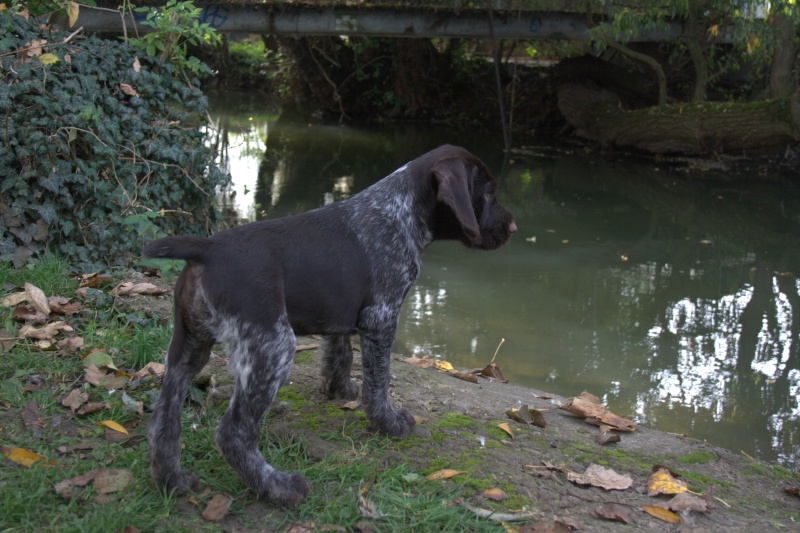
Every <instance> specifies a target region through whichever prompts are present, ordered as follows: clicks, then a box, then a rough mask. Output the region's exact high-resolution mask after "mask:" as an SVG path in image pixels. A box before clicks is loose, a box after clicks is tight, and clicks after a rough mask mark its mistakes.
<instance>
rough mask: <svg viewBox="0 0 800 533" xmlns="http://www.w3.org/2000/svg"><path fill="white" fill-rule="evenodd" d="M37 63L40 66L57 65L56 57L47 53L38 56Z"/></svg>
mask: <svg viewBox="0 0 800 533" xmlns="http://www.w3.org/2000/svg"><path fill="white" fill-rule="evenodd" d="M39 62H40V63H41V64H42V65H52V64H53V63H58V56H57V55H55V54H51V53H49V52H48V53H46V54H42V55H40V56H39Z"/></svg>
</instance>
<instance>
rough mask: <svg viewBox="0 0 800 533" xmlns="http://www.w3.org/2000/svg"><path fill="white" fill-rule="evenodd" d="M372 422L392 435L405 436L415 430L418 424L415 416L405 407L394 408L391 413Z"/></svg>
mask: <svg viewBox="0 0 800 533" xmlns="http://www.w3.org/2000/svg"><path fill="white" fill-rule="evenodd" d="M372 423H373V424H374V425H375V426H377V428H378V429H379V430H381V431H383V432H384V433H387V434H388V435H391V436H392V437H405V436H406V435H408V434H409V433H411V432H412V431H413V430H414V426H415V425H416V424H417V423H416V422H415V421H414V417H413V416H412V415H411V413H409V412H408V411H406V410H405V409H392V410H391V411H390V412H389V415H388V416H386V417H382V418H381V419H379V420H373V421H372Z"/></svg>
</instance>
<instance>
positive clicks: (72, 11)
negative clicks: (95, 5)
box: [67, 1, 81, 28]
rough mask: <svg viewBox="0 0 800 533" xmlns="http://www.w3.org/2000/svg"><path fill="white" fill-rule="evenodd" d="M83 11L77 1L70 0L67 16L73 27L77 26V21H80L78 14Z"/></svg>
mask: <svg viewBox="0 0 800 533" xmlns="http://www.w3.org/2000/svg"><path fill="white" fill-rule="evenodd" d="M80 12H81V8H80V6H79V5H78V4H76V3H75V2H72V1H70V2H69V3H68V4H67V18H68V19H69V27H70V28H72V27H73V26H75V23H76V22H78V15H79V14H80Z"/></svg>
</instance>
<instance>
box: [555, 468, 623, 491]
mask: <svg viewBox="0 0 800 533" xmlns="http://www.w3.org/2000/svg"><path fill="white" fill-rule="evenodd" d="M567 479H568V480H569V481H572V482H573V483H576V484H578V485H591V486H593V487H600V488H602V489H605V490H625V489H627V488H629V487H630V486H631V485H633V479H631V477H630V476H625V475H622V474H617V473H616V472H615V471H614V470H612V469H610V468H605V467H602V466H600V465H597V464H591V465H589V467H588V468H587V469H586V470H585V471H584V473H583V474H578V473H576V472H568V473H567Z"/></svg>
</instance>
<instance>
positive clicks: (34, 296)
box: [25, 283, 50, 315]
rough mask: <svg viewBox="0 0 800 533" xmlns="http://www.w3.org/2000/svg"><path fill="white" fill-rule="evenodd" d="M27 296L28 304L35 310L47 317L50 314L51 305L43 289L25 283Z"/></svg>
mask: <svg viewBox="0 0 800 533" xmlns="http://www.w3.org/2000/svg"><path fill="white" fill-rule="evenodd" d="M25 294H27V295H28V302H29V303H30V304H31V305H32V306H33V308H34V309H36V310H37V311H39V312H40V313H43V314H45V315H49V314H50V304H48V303H47V296H45V294H44V291H43V290H42V289H40V288H39V287H37V286H36V285H33V284H31V283H25Z"/></svg>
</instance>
